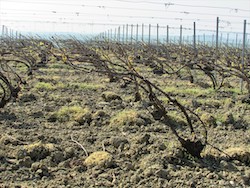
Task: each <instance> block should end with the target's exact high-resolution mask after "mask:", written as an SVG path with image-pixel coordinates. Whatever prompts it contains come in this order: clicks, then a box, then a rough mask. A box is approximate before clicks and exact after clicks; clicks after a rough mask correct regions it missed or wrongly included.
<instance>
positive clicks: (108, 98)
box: [102, 91, 122, 102]
mask: <svg viewBox="0 0 250 188" xmlns="http://www.w3.org/2000/svg"><path fill="white" fill-rule="evenodd" d="M102 98H103V99H104V101H105V102H111V101H113V100H122V98H121V97H120V96H119V95H118V94H116V93H114V92H111V91H106V92H103V93H102Z"/></svg>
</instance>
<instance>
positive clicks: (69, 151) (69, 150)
mask: <svg viewBox="0 0 250 188" xmlns="http://www.w3.org/2000/svg"><path fill="white" fill-rule="evenodd" d="M74 155H75V149H74V148H73V147H68V148H66V149H65V150H64V157H65V158H66V159H69V158H72V157H74Z"/></svg>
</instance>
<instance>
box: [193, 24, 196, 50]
mask: <svg viewBox="0 0 250 188" xmlns="http://www.w3.org/2000/svg"><path fill="white" fill-rule="evenodd" d="M193 46H194V51H196V24H195V22H194V43H193Z"/></svg>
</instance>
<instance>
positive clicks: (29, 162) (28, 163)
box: [18, 156, 33, 168]
mask: <svg viewBox="0 0 250 188" xmlns="http://www.w3.org/2000/svg"><path fill="white" fill-rule="evenodd" d="M32 163H33V161H32V160H31V158H30V157H29V156H27V157H24V158H23V159H21V160H19V161H18V166H20V167H27V168H30V167H31V165H32Z"/></svg>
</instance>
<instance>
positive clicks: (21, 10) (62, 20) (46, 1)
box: [0, 0, 250, 33]
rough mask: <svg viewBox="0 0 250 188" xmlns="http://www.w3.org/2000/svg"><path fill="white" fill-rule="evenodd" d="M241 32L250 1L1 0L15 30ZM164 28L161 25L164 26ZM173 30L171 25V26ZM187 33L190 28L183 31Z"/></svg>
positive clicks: (0, 17)
mask: <svg viewBox="0 0 250 188" xmlns="http://www.w3.org/2000/svg"><path fill="white" fill-rule="evenodd" d="M217 16H218V17H219V18H220V30H221V31H230V32H242V31H243V21H244V20H247V32H248V33H250V29H249V28H250V24H249V23H250V0H137V1H135V0H0V25H6V26H7V27H10V28H12V29H14V30H19V31H35V32H40V31H52V32H94V33H99V32H103V31H105V30H108V29H110V28H118V26H122V25H124V24H139V25H141V24H142V23H144V24H145V25H148V24H151V25H152V26H153V28H154V26H156V24H159V25H160V26H162V27H166V25H169V27H173V28H178V27H180V25H182V27H183V28H192V27H193V22H194V21H195V22H196V27H197V29H204V30H215V27H216V17H217ZM162 29H163V28H162ZM172 30H174V29H172ZM187 31H188V30H187Z"/></svg>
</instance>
